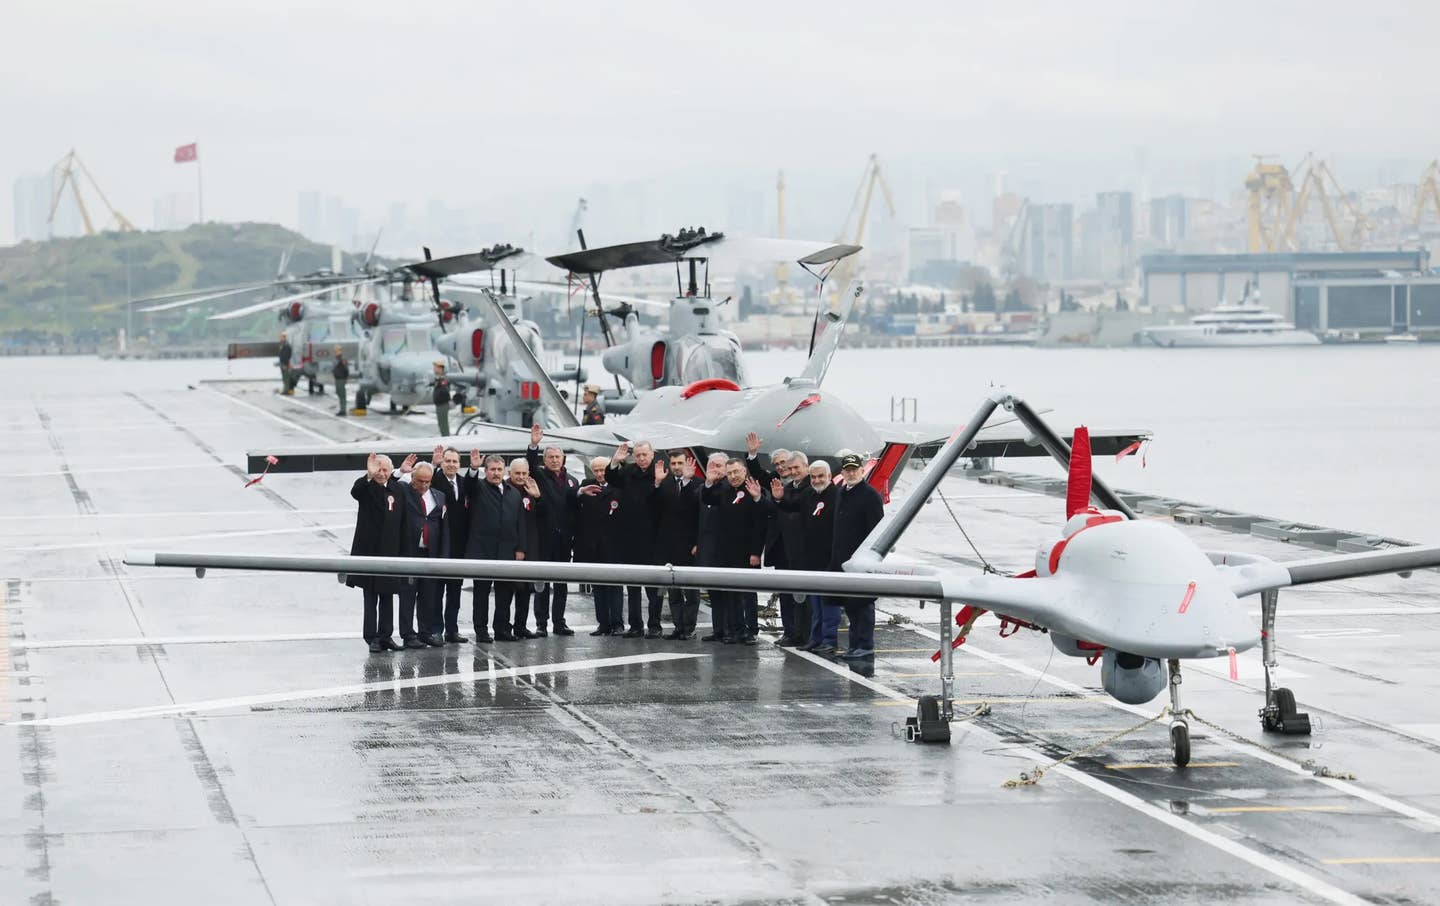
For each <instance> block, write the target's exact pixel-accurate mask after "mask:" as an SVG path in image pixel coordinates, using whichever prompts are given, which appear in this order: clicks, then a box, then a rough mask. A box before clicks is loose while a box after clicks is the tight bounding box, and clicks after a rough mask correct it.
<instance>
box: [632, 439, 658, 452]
mask: <svg viewBox="0 0 1440 906" xmlns="http://www.w3.org/2000/svg"><path fill="white" fill-rule="evenodd" d="M641 447H648V448H649V449H650V452H651V453H654V452H655V445H654V444H652V443H650V441H648V440H639V441H636V442H635V446H634V450H635V452H636V453H639V452H640V448H641Z"/></svg>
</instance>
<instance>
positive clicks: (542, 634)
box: [530, 626, 550, 639]
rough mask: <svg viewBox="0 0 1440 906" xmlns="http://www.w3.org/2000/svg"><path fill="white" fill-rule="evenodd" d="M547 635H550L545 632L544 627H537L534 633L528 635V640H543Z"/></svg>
mask: <svg viewBox="0 0 1440 906" xmlns="http://www.w3.org/2000/svg"><path fill="white" fill-rule="evenodd" d="M548 635H550V633H548V632H546V631H545V627H544V626H541V627H538V628H537V629H536V630H535V631H534V632H532V633H530V638H532V639H543V638H545V637H546V636H548Z"/></svg>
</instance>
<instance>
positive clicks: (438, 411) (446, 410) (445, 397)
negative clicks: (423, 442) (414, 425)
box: [432, 359, 450, 437]
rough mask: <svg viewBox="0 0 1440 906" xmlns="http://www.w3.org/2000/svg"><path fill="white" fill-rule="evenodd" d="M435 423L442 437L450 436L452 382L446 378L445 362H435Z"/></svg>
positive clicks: (433, 399) (439, 360) (440, 360)
mask: <svg viewBox="0 0 1440 906" xmlns="http://www.w3.org/2000/svg"><path fill="white" fill-rule="evenodd" d="M432 401H433V402H434V403H435V421H436V423H437V424H438V425H439V426H440V436H441V437H449V436H450V381H449V379H448V378H446V377H445V361H444V360H443V359H436V360H435V393H434V396H433V398H432Z"/></svg>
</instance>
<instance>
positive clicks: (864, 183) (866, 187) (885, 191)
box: [831, 154, 895, 292]
mask: <svg viewBox="0 0 1440 906" xmlns="http://www.w3.org/2000/svg"><path fill="white" fill-rule="evenodd" d="M877 185H878V186H879V187H880V193H881V194H882V195H883V196H884V197H885V209H886V210H887V211H889V213H890V217H891V218H892V219H893V218H894V217H895V199H894V197H893V196H892V195H891V194H890V185H889V184H888V183H887V182H885V175H884V174H883V173H881V172H880V157H879V155H876V154H871V155H870V159H869V160H867V161H866V162H865V172H864V173H862V174H861V175H860V185H858V186H856V188H855V198H854V199H853V200H852V201H851V202H850V212H849V213H848V214H846V215H845V225H844V226H842V227H841V228H840V235H839V236H837V237H836V239H835V241H836V242H849V243H850V244H852V245H864V244H865V225H866V224H867V223H868V222H869V220H870V202H871V201H873V200H874V197H875V187H876V186H877ZM852 220H853V221H854V222H855V233H854V235H853V238H850V239H846V238H845V234H846V231H847V230H848V229H849V227H850V223H851V221H852ZM859 257H860V256H859V255H851V256H849V257H848V258H844V259H842V260H841V261H840V264H839V266H838V267H837V268H836V273H835V275H834V276H835V279H834V280H833V281H831V285H832V286H834V287H836V291H837V292H844V291H845V287H846V286H848V285H849V283H850V280H851V279H852V278H853V277H854V275H855V270H856V267H857V265H856V264H855V263H854V262H855V260H856V259H857V258H859Z"/></svg>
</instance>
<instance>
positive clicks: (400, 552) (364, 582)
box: [345, 475, 414, 595]
mask: <svg viewBox="0 0 1440 906" xmlns="http://www.w3.org/2000/svg"><path fill="white" fill-rule="evenodd" d="M409 494H410V489H409V488H407V487H406V486H405V485H403V484H401V483H400V480H399V479H398V478H396V477H395V476H394V475H391V476H390V481H389V483H388V484H384V485H380V484H376V483H375V482H373V481H371V480H370V478H369V476H368V475H361V476H360V477H359V478H357V479H355V484H353V485H351V487H350V496H351V497H353V498H355V502H356V503H357V504H358V506H357V507H356V512H355V536H354V538H352V539H351V541H350V555H351V556H353V557H404V556H406V555H408V554H409V553H410V549H411V548H412V547H413V546H414V544H413V543H412V542H410V540H409V537H408V532H407V531H406V527H405V498H406V497H407V496H409ZM404 581H405V580H404V579H403V578H400V577H398V576H348V575H347V576H346V577H345V584H346V585H348V586H350V587H351V588H364V589H367V590H370V591H375V592H378V593H380V594H382V595H392V594H396V593H398V592H399V591H400V586H401V585H402V584H403V583H404Z"/></svg>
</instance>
